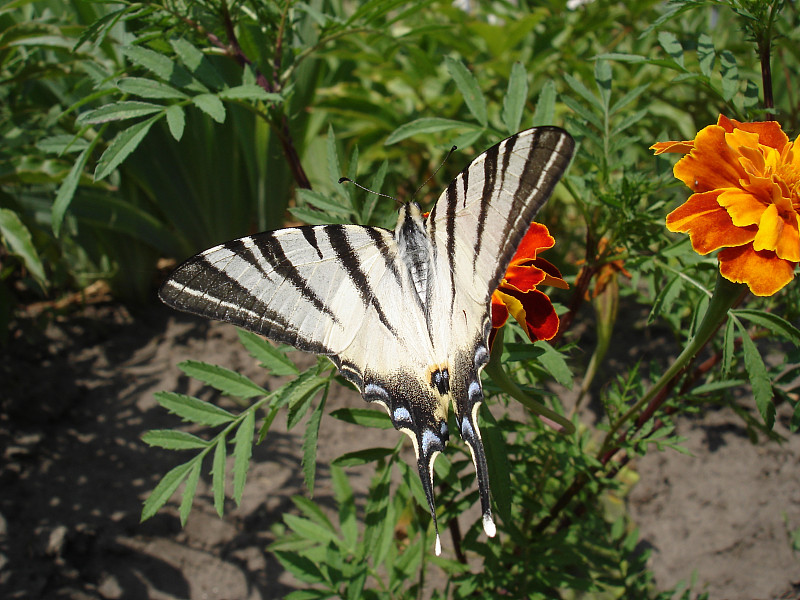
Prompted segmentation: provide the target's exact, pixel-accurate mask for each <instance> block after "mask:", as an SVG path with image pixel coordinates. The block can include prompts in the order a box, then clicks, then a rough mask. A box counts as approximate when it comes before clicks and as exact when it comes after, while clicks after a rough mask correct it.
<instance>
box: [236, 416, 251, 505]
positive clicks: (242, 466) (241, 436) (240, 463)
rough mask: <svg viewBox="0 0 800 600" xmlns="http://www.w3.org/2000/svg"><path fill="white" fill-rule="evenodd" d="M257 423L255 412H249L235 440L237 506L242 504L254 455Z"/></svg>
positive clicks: (237, 431)
mask: <svg viewBox="0 0 800 600" xmlns="http://www.w3.org/2000/svg"><path fill="white" fill-rule="evenodd" d="M255 423H256V417H255V410H248V411H247V413H245V417H244V419H243V420H242V424H241V425H239V428H238V429H237V430H236V436H235V437H234V440H233V499H234V500H235V501H236V505H237V506H238V505H239V504H241V502H242V493H243V492H244V483H245V481H246V479H247V469H248V467H249V466H250V457H251V456H252V455H253V433H254V431H255Z"/></svg>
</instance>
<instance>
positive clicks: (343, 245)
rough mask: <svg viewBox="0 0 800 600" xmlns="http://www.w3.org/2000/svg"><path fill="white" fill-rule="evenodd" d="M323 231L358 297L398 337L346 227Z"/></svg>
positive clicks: (333, 226)
mask: <svg viewBox="0 0 800 600" xmlns="http://www.w3.org/2000/svg"><path fill="white" fill-rule="evenodd" d="M323 231H324V232H325V234H326V235H327V236H328V242H329V243H330V245H331V248H332V249H333V251H334V252H335V253H336V258H337V259H338V261H339V264H340V265H342V267H343V268H344V270H345V271H346V272H347V275H348V276H349V277H350V279H351V280H352V282H353V285H354V286H355V288H356V289H357V290H358V295H359V297H360V298H361V301H362V302H363V303H364V306H367V307H369V306H372V307H373V308H374V309H375V313H376V314H377V315H378V319H379V320H380V322H381V323H383V325H384V327H386V329H388V330H389V331H390V332H391V333H392V335H395V336H396V335H397V332H396V331H395V329H394V327H393V326H392V324H391V323H390V322H389V319H387V318H386V313H384V312H383V307H382V306H381V303H380V300H379V299H378V298H377V297H376V296H375V290H374V289H373V288H372V285H371V284H370V282H369V278H368V277H367V274H366V273H365V272H364V271H363V270H362V269H361V263H360V262H359V261H358V258H357V256H356V254H355V251H354V249H353V247H352V246H351V245H350V240H348V239H347V231H346V230H345V228H344V226H343V225H328V226H326V227H324V228H323ZM384 258H385V256H384Z"/></svg>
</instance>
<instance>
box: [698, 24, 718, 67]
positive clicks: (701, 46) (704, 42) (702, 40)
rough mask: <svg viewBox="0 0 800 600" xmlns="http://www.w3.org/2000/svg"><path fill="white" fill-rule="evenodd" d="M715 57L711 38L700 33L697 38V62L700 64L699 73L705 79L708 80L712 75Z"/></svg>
mask: <svg viewBox="0 0 800 600" xmlns="http://www.w3.org/2000/svg"><path fill="white" fill-rule="evenodd" d="M716 57H717V54H716V51H715V50H714V42H713V41H712V39H711V37H710V36H709V35H708V34H706V33H701V34H700V36H699V37H698V38H697V61H698V62H699V63H700V72H701V73H703V75H705V76H706V77H709V78H710V77H711V75H712V74H713V72H714V60H715V59H716Z"/></svg>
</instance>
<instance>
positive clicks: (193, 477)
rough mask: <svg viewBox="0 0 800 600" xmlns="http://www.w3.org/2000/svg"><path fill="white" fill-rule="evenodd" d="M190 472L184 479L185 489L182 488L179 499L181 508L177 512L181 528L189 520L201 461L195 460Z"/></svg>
mask: <svg viewBox="0 0 800 600" xmlns="http://www.w3.org/2000/svg"><path fill="white" fill-rule="evenodd" d="M193 462H194V466H193V467H192V470H191V471H190V472H189V476H188V478H187V479H186V487H184V488H183V497H182V498H181V506H180V510H179V511H178V512H179V514H180V518H181V527H183V526H184V525H186V519H188V518H189V512H190V511H191V510H192V501H193V500H194V494H195V492H196V491H197V481H198V480H199V479H200V466H201V465H202V464H203V463H202V461H199V460H195V461H193Z"/></svg>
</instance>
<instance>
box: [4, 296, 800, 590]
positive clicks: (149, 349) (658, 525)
mask: <svg viewBox="0 0 800 600" xmlns="http://www.w3.org/2000/svg"><path fill="white" fill-rule="evenodd" d="M13 337H14V339H12V341H11V342H10V344H9V345H7V346H6V347H5V348H3V349H0V359H1V360H0V408H2V411H1V412H0V450H1V451H2V463H1V464H0V598H25V599H39V598H47V599H49V598H64V599H70V600H83V599H89V598H109V599H110V598H113V599H116V598H152V599H155V600H160V599H173V598H189V599H193V600H194V599H201V598H224V599H231V600H238V599H248V600H250V599H252V600H256V599H264V598H280V597H282V596H284V595H285V594H286V593H288V592H289V591H291V589H293V588H292V585H293V581H292V579H291V577H290V576H288V574H286V573H284V572H283V571H282V569H281V567H280V565H279V564H278V563H277V562H276V561H275V559H274V558H273V557H272V556H271V555H270V554H269V552H267V551H266V549H265V548H266V546H267V545H268V544H269V542H270V541H271V540H272V539H273V537H272V534H271V533H270V527H271V526H273V525H274V524H275V523H277V522H279V521H280V518H281V514H282V513H283V512H284V511H285V510H287V509H289V508H290V507H291V506H292V505H291V501H290V498H291V496H292V495H293V494H299V493H303V482H302V475H301V467H300V455H301V441H300V433H298V432H296V431H292V432H287V431H286V429H285V422H282V423H277V422H276V425H277V426H276V427H274V428H273V430H271V431H270V433H269V435H268V437H267V439H266V440H265V442H264V443H263V444H261V445H259V446H257V447H255V449H254V455H253V465H252V468H251V471H250V473H249V475H248V482H247V485H246V487H245V492H244V499H243V501H242V504H241V506H239V507H235V506H234V505H233V504H229V505H228V506H227V507H226V514H225V516H224V518H222V519H220V518H219V517H218V516H217V514H216V512H215V511H214V508H213V501H212V498H211V495H210V490H209V489H208V488H207V487H203V486H204V483H203V482H202V481H201V484H200V488H199V491H198V496H197V498H196V501H195V505H194V508H193V511H192V514H191V516H190V517H189V520H188V523H187V525H186V527H185V528H181V526H180V523H179V519H178V516H177V507H176V504H174V503H172V504H170V506H169V507H168V508H166V509H164V510H162V511H161V512H160V513H159V514H158V515H157V516H156V517H154V518H153V519H151V520H149V521H147V522H144V523H140V522H139V516H140V512H141V503H142V501H143V499H144V498H146V497H147V495H148V493H149V492H150V491H151V490H152V489H153V487H154V486H155V485H156V483H157V482H158V480H159V478H160V477H161V476H162V475H163V474H164V473H166V472H167V471H168V470H169V469H170V468H172V467H173V466H175V465H176V464H178V463H179V462H182V461H181V460H180V459H181V457H180V456H179V455H177V454H176V453H174V452H166V451H160V450H158V449H151V448H148V447H147V446H146V445H145V444H144V443H143V442H142V441H141V439H140V438H141V436H142V434H143V433H144V432H146V431H148V430H150V429H153V428H162V427H163V428H172V427H174V426H175V425H176V423H177V419H176V417H175V416H173V415H169V414H168V413H166V411H164V410H163V409H161V408H160V407H159V406H158V405H157V403H156V401H155V400H154V398H153V394H154V393H155V392H157V391H160V390H173V391H178V392H182V393H191V394H199V395H200V396H201V397H203V398H204V399H207V400H211V401H214V402H219V403H221V404H222V405H224V403H225V402H226V400H225V399H223V398H219V397H216V396H213V395H211V394H210V393H209V392H208V391H207V390H201V389H200V387H199V386H198V385H197V384H196V382H193V381H191V380H189V379H188V378H187V377H185V376H183V375H182V373H181V372H180V371H179V369H178V368H177V366H176V365H177V363H179V362H181V361H182V360H187V359H190V358H191V359H195V360H204V361H209V362H213V363H217V364H221V365H224V366H226V367H228V368H231V369H235V370H237V371H240V372H243V373H245V374H246V375H248V376H250V377H252V378H254V379H255V380H256V381H258V382H259V383H262V384H264V385H266V386H269V385H270V383H272V385H274V384H275V382H270V381H268V380H267V379H266V376H265V374H264V372H263V370H261V369H259V368H258V367H257V365H255V364H254V361H253V360H252V358H250V357H249V356H248V355H247V353H246V352H245V350H244V349H243V348H242V346H241V345H240V344H239V343H238V341H237V336H236V333H235V329H234V328H233V327H231V326H226V325H222V324H218V323H204V322H201V321H199V320H196V319H192V318H189V317H183V316H181V315H176V314H175V313H172V312H171V311H169V310H168V309H166V308H161V307H151V308H148V309H146V310H143V311H142V312H137V313H136V314H131V313H130V312H129V311H128V310H127V309H125V308H122V307H120V306H118V305H113V304H101V305H95V306H89V307H86V308H84V309H82V310H80V311H79V312H77V313H72V314H71V315H70V316H67V317H58V318H57V319H55V321H53V322H51V323H50V324H49V325H47V326H46V327H44V328H37V327H35V326H34V324H33V323H31V322H27V321H26V322H21V324H20V328H18V329H17V331H15V332H14V336H13ZM329 403H330V405H329V410H334V409H336V408H338V407H341V406H362V404H363V402H362V400H361V399H360V398H359V397H358V395H357V394H356V393H355V392H350V391H349V390H345V389H342V390H340V391H338V392H337V394H336V395H335V397H333V398H330V399H329ZM779 416H780V417H781V418H780V419H779V423H778V424H777V426H776V431H778V432H779V433H780V434H782V435H783V436H784V437H786V438H787V441H786V442H784V443H783V444H778V443H775V442H768V443H764V442H762V443H760V444H758V445H753V444H751V443H750V441H749V440H748V438H747V436H746V434H745V431H744V429H743V427H742V426H741V423H740V421H739V419H738V418H737V417H736V416H735V415H734V414H733V413H732V412H730V411H727V410H719V411H714V412H710V413H708V414H706V415H704V416H703V417H698V418H685V419H683V420H681V421H680V423H679V432H680V433H681V434H682V435H684V436H686V437H687V438H688V440H687V442H686V446H687V447H688V448H689V449H690V450H691V451H692V452H693V454H694V456H685V455H682V454H679V453H677V452H674V451H667V452H663V453H659V452H653V453H651V454H649V455H648V456H647V457H646V458H645V459H643V460H641V461H639V462H638V463H637V464H636V465H634V466H635V469H636V470H637V472H638V473H639V475H640V477H641V479H640V481H639V482H638V484H637V485H636V486H635V488H634V490H633V492H632V494H631V496H630V498H629V503H630V510H631V512H632V515H633V517H634V518H635V520H636V522H637V523H638V524H639V526H640V528H641V534H642V540H643V541H642V543H643V544H645V545H649V546H651V547H652V549H653V554H652V559H651V563H652V564H651V567H652V569H653V571H654V573H655V575H656V581H657V583H658V585H659V587H661V588H664V589H666V588H668V587H670V586H673V585H674V584H676V583H677V582H678V581H681V580H689V579H690V578H691V577H692V573H693V572H696V573H697V584H696V585H695V588H694V589H695V590H703V589H705V590H706V591H707V592H708V593H709V597H710V598H711V599H712V600H721V599H728V600H751V599H756V598H757V599H774V598H800V556H798V555H794V554H793V553H792V549H791V545H790V542H789V538H788V533H787V532H788V531H789V530H793V529H797V528H800V435H796V434H795V435H792V434H790V433H789V431H788V430H787V429H786V422H787V420H788V415H786V414H785V411H784V412H780V413H779ZM280 420H281V418H280V417H279V419H278V421H280ZM299 429H302V428H299ZM381 437H382V434H381V432H376V431H370V430H366V429H363V428H359V427H356V426H353V425H347V424H345V423H341V422H339V421H336V420H335V419H324V420H323V425H322V431H321V435H320V444H319V447H320V455H319V456H318V471H317V473H318V487H317V492H316V494H317V495H316V498H317V499H323V500H324V499H326V498H330V490H329V480H328V470H327V467H326V465H327V464H329V462H330V460H331V459H333V458H334V457H336V456H339V455H340V454H342V453H343V452H346V451H352V450H357V449H359V448H362V447H363V448H366V447H370V446H372V445H376V444H383V443H384V440H382V439H380V438H381ZM355 473H356V475H357V477H359V478H360V483H359V482H357V483H356V486H361V489H362V490H364V489H366V487H367V478H368V476H369V473H368V471H367V470H365V471H364V472H363V473H361V472H358V471H356V472H355ZM445 551H447V549H445Z"/></svg>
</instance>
